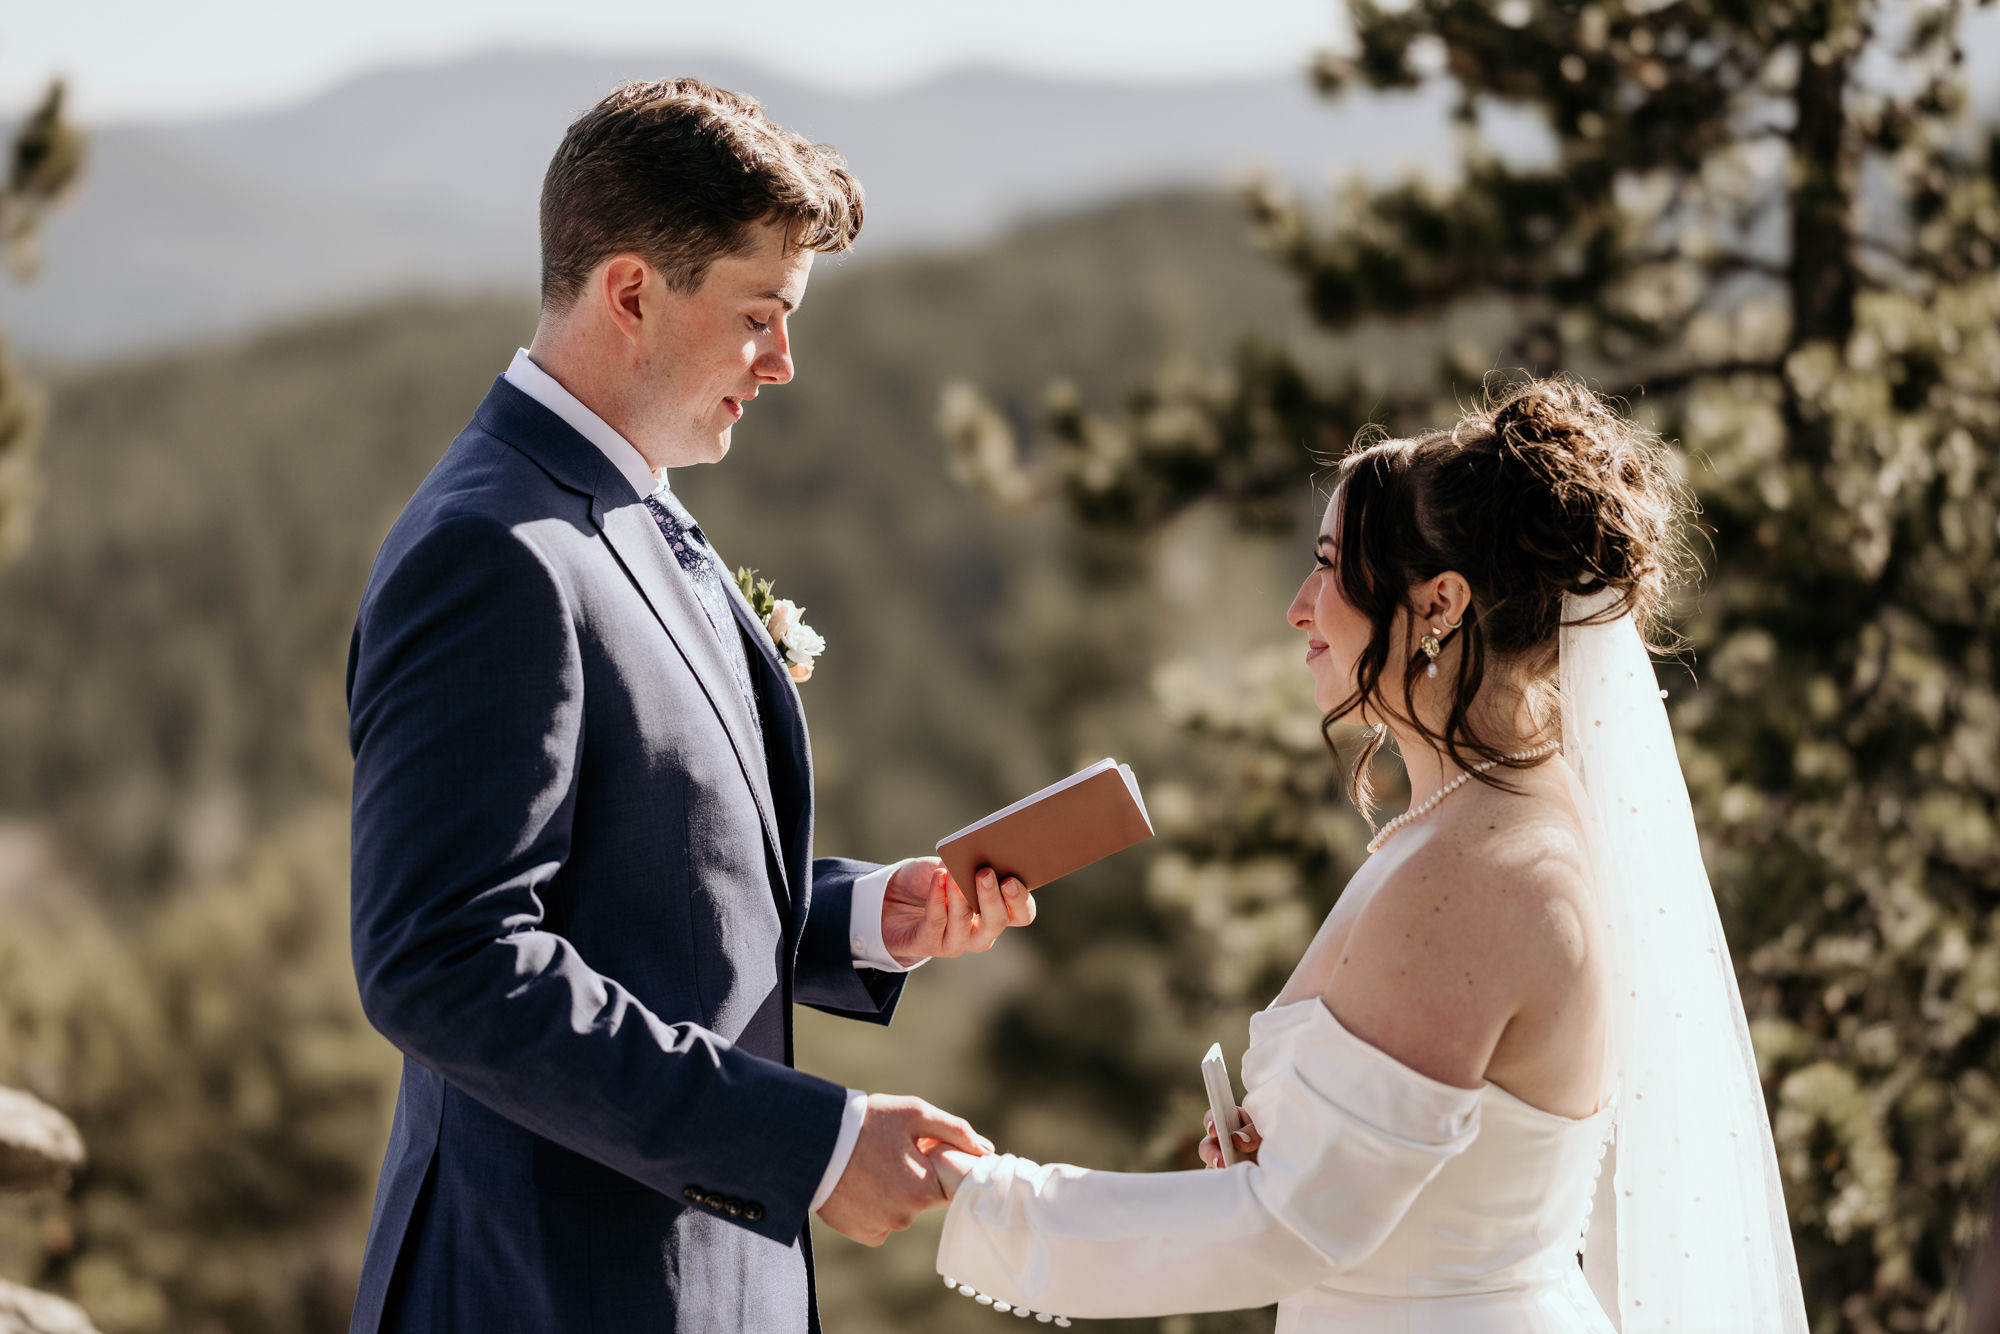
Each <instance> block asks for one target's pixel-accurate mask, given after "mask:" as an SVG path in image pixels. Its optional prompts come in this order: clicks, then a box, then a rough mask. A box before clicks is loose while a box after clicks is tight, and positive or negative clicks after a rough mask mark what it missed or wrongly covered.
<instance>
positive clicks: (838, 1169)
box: [793, 1089, 868, 1214]
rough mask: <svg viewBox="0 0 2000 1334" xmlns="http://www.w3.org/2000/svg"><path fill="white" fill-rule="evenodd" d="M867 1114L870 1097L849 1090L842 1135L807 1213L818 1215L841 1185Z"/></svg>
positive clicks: (842, 1119) (834, 1146) (837, 1140)
mask: <svg viewBox="0 0 2000 1334" xmlns="http://www.w3.org/2000/svg"><path fill="white" fill-rule="evenodd" d="M867 1114H868V1095H867V1094H866V1093H861V1092H858V1091H857V1090H855V1089H849V1090H847V1108H846V1110H845V1111H843V1112H841V1114H840V1134H839V1135H837V1136H835V1137H834V1141H833V1157H831V1158H829V1159H827V1163H826V1175H825V1176H823V1177H821V1178H820V1179H819V1189H818V1190H816V1191H814V1192H813V1197H812V1203H811V1204H809V1205H807V1206H806V1212H807V1213H809V1214H816V1213H818V1212H819V1210H820V1206H821V1205H823V1204H825V1203H826V1202H827V1199H828V1198H829V1197H830V1196H832V1194H833V1188H834V1187H835V1186H838V1185H839V1184H840V1174H841V1173H843V1172H845V1171H846V1170H847V1160H848V1159H850V1158H852V1157H853V1156H854V1145H855V1142H856V1141H857V1140H859V1139H860V1138H861V1119H862V1118H863V1117H864V1116H866V1115H867ZM793 1198H794V1199H797V1198H798V1197H797V1196H793Z"/></svg>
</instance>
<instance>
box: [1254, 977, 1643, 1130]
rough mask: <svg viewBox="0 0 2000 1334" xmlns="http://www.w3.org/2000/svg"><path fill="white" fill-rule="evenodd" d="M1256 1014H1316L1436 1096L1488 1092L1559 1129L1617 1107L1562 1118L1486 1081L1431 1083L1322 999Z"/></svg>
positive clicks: (1607, 1103)
mask: <svg viewBox="0 0 2000 1334" xmlns="http://www.w3.org/2000/svg"><path fill="white" fill-rule="evenodd" d="M1307 1005H1310V1006H1312V1007H1313V1008H1312V1010H1310V1011H1305V1010H1302V1009H1301V1007H1303V1006H1307ZM1257 1014H1258V1016H1259V1017H1262V1016H1264V1015H1271V1016H1274V1017H1275V1016H1278V1015H1287V1014H1304V1015H1305V1016H1306V1017H1307V1019H1308V1022H1311V1021H1312V1020H1313V1019H1314V1017H1315V1014H1316V1016H1317V1019H1318V1021H1319V1022H1323V1023H1326V1024H1329V1025H1331V1026H1332V1027H1333V1029H1334V1030H1335V1031H1336V1032H1338V1033H1339V1034H1340V1035H1341V1036H1342V1037H1344V1038H1346V1039H1347V1040H1348V1041H1350V1042H1352V1043H1354V1044H1356V1045H1357V1046H1359V1047H1361V1048H1363V1049H1364V1050H1366V1051H1368V1052H1370V1053H1371V1054H1372V1055H1373V1056H1374V1057H1375V1058H1377V1059H1379V1060H1381V1061H1383V1062H1386V1063H1387V1064H1389V1065H1391V1066H1394V1067H1395V1068H1396V1069H1397V1070H1398V1071H1399V1072H1401V1073H1402V1074H1403V1075H1405V1076H1406V1077H1408V1078H1409V1079H1412V1080H1415V1081H1417V1082H1418V1083H1421V1084H1425V1085H1428V1086H1429V1087H1431V1088H1433V1089H1436V1090H1437V1091H1439V1092H1440V1093H1446V1094H1456V1095H1458V1096H1461V1097H1463V1096H1465V1095H1467V1094H1478V1095H1484V1094H1486V1093H1488V1092H1492V1093H1497V1094H1499V1095H1500V1096H1501V1097H1502V1098H1504V1099H1506V1100H1507V1101H1508V1102H1510V1103H1512V1104H1514V1105H1515V1106H1516V1107H1519V1108H1521V1109H1522V1110H1524V1111H1527V1112H1530V1113H1532V1114H1534V1115H1535V1116H1539V1117H1542V1118H1544V1119H1545V1120H1548V1121H1552V1122H1555V1123H1557V1124H1559V1125H1563V1126H1572V1127H1573V1126H1587V1125H1589V1124H1590V1123H1591V1122H1593V1121H1596V1120H1599V1119H1601V1118H1603V1117H1605V1116H1608V1115H1609V1114H1610V1113H1611V1111H1612V1109H1613V1108H1615V1107H1616V1106H1617V1105H1618V1098H1617V1096H1616V1095H1615V1094H1614V1095H1612V1096H1610V1097H1607V1098H1605V1099H1604V1100H1603V1101H1602V1102H1600V1103H1599V1104H1598V1107H1597V1110H1596V1111H1594V1112H1592V1113H1590V1114H1589V1115H1588V1116H1564V1115H1563V1114H1562V1113H1561V1112H1552V1111H1550V1110H1549V1109H1548V1108H1546V1107H1537V1106H1535V1104H1534V1103H1532V1102H1529V1101H1528V1100H1527V1099H1525V1098H1523V1097H1521V1096H1520V1095H1519V1094H1516V1093H1509V1092H1508V1091H1507V1090H1506V1089H1504V1088H1502V1087H1500V1086H1499V1085H1498V1084H1496V1083H1494V1082H1493V1081H1492V1080H1490V1079H1489V1080H1487V1081H1485V1082H1484V1083H1482V1084H1481V1085H1480V1086H1479V1087H1478V1088H1462V1087H1460V1086H1459V1085H1457V1084H1451V1083H1447V1082H1446V1081H1444V1080H1442V1079H1433V1078H1431V1077H1430V1076H1429V1075H1427V1074H1424V1073H1423V1072H1422V1071H1421V1070H1414V1069H1412V1068H1410V1067H1409V1066H1408V1065H1405V1064H1404V1063H1403V1062H1402V1061H1399V1060H1397V1059H1396V1058H1395V1057H1394V1056H1391V1055H1390V1054H1389V1053H1388V1052H1386V1051H1383V1050H1382V1049H1381V1048H1380V1047H1378V1046H1376V1045H1375V1044H1374V1043H1372V1042H1369V1041H1368V1040H1367V1039H1365V1038H1363V1037H1361V1036H1359V1035H1358V1034H1356V1033H1355V1032H1354V1030H1353V1029H1351V1028H1349V1027H1348V1026H1347V1025H1345V1024H1343V1023H1341V1022H1340V1020H1339V1018H1338V1017H1337V1016H1336V1015H1335V1014H1334V1012H1333V1011H1332V1010H1331V1009H1330V1008H1328V1006H1327V1004H1326V999H1325V998H1324V997H1322V996H1305V997H1302V998H1300V999H1299V1000H1295V1001H1288V1002H1286V1003H1285V1004H1283V1005H1276V1004H1273V1005H1267V1006H1265V1007H1264V1008H1263V1009H1261V1010H1259V1011H1258V1012H1257Z"/></svg>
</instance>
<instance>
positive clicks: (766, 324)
mask: <svg viewBox="0 0 2000 1334" xmlns="http://www.w3.org/2000/svg"><path fill="white" fill-rule="evenodd" d="M743 318H744V319H745V320H747V321H749V324H750V327H751V328H752V329H755V330H756V331H757V332H758V333H769V332H771V323H770V321H769V320H760V319H758V318H757V317H756V316H755V315H745V316H744V317H743Z"/></svg>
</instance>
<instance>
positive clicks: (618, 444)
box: [503, 347, 667, 497]
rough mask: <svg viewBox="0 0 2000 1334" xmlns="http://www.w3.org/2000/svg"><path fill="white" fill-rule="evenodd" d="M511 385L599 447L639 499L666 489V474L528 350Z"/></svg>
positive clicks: (514, 366)
mask: <svg viewBox="0 0 2000 1334" xmlns="http://www.w3.org/2000/svg"><path fill="white" fill-rule="evenodd" d="M503 378H504V379H505V380H506V381H507V383H508V384H511V385H513V386H514V387H515V388H516V389H518V390H520V391H521V392H522V393H524V394H526V395H527V396H528V397H529V398H532V399H534V400H535V401H536V402H537V403H539V404H541V405H542V406H543V407H545V408H547V409H548V410H549V411H550V412H553V413H555V414H556V416H558V417H560V418H562V419H563V420H564V421H565V422H568V423H569V425H570V426H571V427H572V428H574V429H575V431H576V433H577V434H578V435H580V436H582V437H583V438H584V439H586V440H588V441H590V443H591V444H593V445H596V446H597V448H598V449H599V450H600V451H601V452H602V453H603V454H604V457H605V458H607V459H610V460H611V463H612V465H613V466H614V467H616V468H617V469H618V474H619V476H621V477H623V478H624V479H625V480H626V481H627V482H630V483H631V484H632V489H633V490H634V491H636V492H637V493H638V494H639V495H640V496H642V497H643V496H650V495H652V494H653V493H654V492H655V491H658V490H660V489H661V488H663V487H665V486H666V485H667V470H666V469H665V468H661V469H660V470H659V471H658V472H655V471H654V470H653V469H651V468H648V467H647V466H646V459H645V456H644V455H642V454H641V453H640V452H639V451H638V449H637V448H636V447H635V446H634V445H633V444H632V442H631V441H630V440H627V439H626V438H625V437H624V436H622V435H620V434H618V432H617V431H615V430H613V429H612V428H611V426H610V424H609V423H607V422H606V421H605V420H604V418H602V417H600V416H598V415H597V414H596V413H594V412H592V411H591V410H590V409H589V408H587V407H585V406H584V405H583V400H582V399H580V398H578V397H577V396H576V395H575V394H572V393H571V392H570V391H569V390H567V389H565V388H563V387H562V385H561V384H559V383H558V382H557V380H556V377H555V376H553V375H550V374H549V373H548V372H547V371H545V370H543V369H542V368H541V367H540V366H537V365H536V364H535V362H534V359H533V358H532V357H530V356H529V355H528V349H527V348H525V347H524V348H521V349H519V350H518V351H516V352H515V353H514V360H513V361H512V362H511V363H509V365H508V367H507V373H506V375H505V376H504V377H503Z"/></svg>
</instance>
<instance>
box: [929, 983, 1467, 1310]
mask: <svg viewBox="0 0 2000 1334" xmlns="http://www.w3.org/2000/svg"><path fill="white" fill-rule="evenodd" d="M1251 1034H1252V1042H1251V1047H1250V1051H1249V1053H1248V1054H1247V1055H1246V1056H1245V1058H1244V1082H1245V1084H1246V1085H1247V1086H1248V1088H1249V1093H1248V1094H1247V1097H1246V1104H1245V1105H1246V1107H1247V1108H1248V1110H1249V1112H1250V1115H1251V1118H1252V1120H1254V1121H1255V1122H1256V1124H1257V1127H1258V1129H1259V1131H1260V1132H1261V1133H1262V1134H1263V1136H1264V1144H1263V1147H1262V1149H1261V1150H1260V1151H1259V1154H1258V1161H1257V1162H1256V1163H1254V1164H1252V1163H1246V1164H1241V1165H1238V1166H1236V1167H1232V1168H1228V1169H1225V1170H1222V1171H1213V1170H1209V1171H1200V1172H1170V1173H1152V1174H1128V1173H1119V1172H1093V1171H1087V1170H1085V1169H1082V1168H1076V1167H1069V1166H1065V1165H1062V1164H1052V1165H1049V1166H1046V1167H1044V1166H1040V1165H1037V1164H1034V1163H1030V1162H1028V1161H1026V1160H1025V1159H1020V1158H1015V1157H1013V1156H1012V1155H1001V1156H997V1157H992V1158H985V1159H981V1160H980V1161H979V1163H978V1165H977V1167H976V1168H975V1169H974V1171H973V1173H972V1174H971V1175H970V1176H968V1177H967V1178H966V1179H965V1180H964V1181H963V1182H962V1183H960V1185H959V1187H958V1190H957V1192H956V1193H955V1194H954V1195H953V1197H952V1204H951V1210H950V1212H949V1213H948V1214H947V1216H946V1218H945V1225H944V1236H943V1239H942V1241H941V1243H940V1245H939V1248H938V1272H939V1273H940V1274H943V1275H945V1276H946V1277H948V1278H950V1279H952V1280H954V1281H955V1282H956V1283H957V1284H958V1285H959V1286H960V1290H961V1291H966V1290H970V1291H972V1292H973V1293H976V1294H979V1295H981V1296H982V1298H983V1299H985V1300H991V1301H992V1302H993V1303H994V1304H995V1305H996V1306H1006V1307H1008V1308H1010V1309H1017V1308H1026V1309H1028V1310H1032V1311H1035V1312H1040V1313H1049V1314H1052V1315H1060V1316H1064V1317H1068V1316H1090V1317H1098V1318H1110V1317H1126V1316H1149V1315H1166V1314H1170V1313H1173V1312H1179V1311H1219V1310H1230V1309H1235V1308H1240V1307H1256V1306H1267V1305H1269V1304H1271V1303H1272V1302H1276V1301H1281V1300H1283V1299H1284V1298H1286V1297H1289V1296H1291V1295H1293V1294H1294V1293H1297V1292H1300V1291H1303V1290H1304V1289H1306V1288H1309V1287H1312V1286H1313V1285H1314V1284H1316V1283H1319V1282H1321V1281H1323V1280H1325V1279H1327V1278H1329V1277H1331V1276H1333V1275H1334V1274H1337V1273H1339V1272H1340V1271H1342V1270H1343V1269H1346V1268H1349V1267H1351V1266H1353V1265H1355V1264H1358V1263H1359V1262H1360V1261H1362V1260H1364V1259H1366V1258H1367V1257H1368V1256H1369V1255H1370V1254H1371V1253H1372V1252H1373V1251H1374V1250H1375V1248H1376V1247H1378V1246H1380V1245H1381V1244H1382V1241H1383V1239H1384V1238H1386V1237H1387V1236H1388V1235H1389V1232H1390V1231H1391V1229H1393V1228H1394V1227H1395V1225H1396V1223H1397V1222H1398V1221H1399V1220H1401V1218H1402V1217H1403V1215H1404V1214H1405V1213H1406V1212H1408V1210H1409V1208H1410V1205H1411V1203H1412V1202H1413V1201H1414V1200H1415V1199H1416V1196H1417V1193H1418V1192H1419V1191H1421V1190H1422V1189H1423V1188H1424V1186H1425V1185H1426V1184H1427V1183H1428V1182H1429V1181H1430V1180H1431V1178H1432V1177H1434V1176H1436V1175H1437V1173H1438V1171H1439V1169H1441V1168H1442V1167H1443V1166H1444V1164H1445V1163H1446V1162H1447V1161H1449V1160H1450V1159H1451V1158H1453V1157H1454V1156H1456V1155H1457V1154H1459V1153H1462V1152H1464V1151H1465V1149H1466V1147H1467V1146H1468V1145H1470V1144H1471V1143H1472V1141H1473V1139H1474V1138H1476V1137H1477V1135H1478V1133H1479V1099H1480V1090H1478V1089H1460V1088H1454V1087H1452V1086H1451V1085H1448V1084H1440V1083H1438V1082H1437V1081H1435V1080H1431V1079H1427V1078H1425V1077H1424V1076H1422V1075H1419V1074H1417V1073H1416V1072H1415V1071H1413V1070H1410V1069H1409V1068H1408V1067H1406V1066H1403V1065H1401V1064H1400V1063H1398V1062H1396V1061H1395V1060H1394V1059H1392V1058H1391V1057H1389V1056H1388V1055H1386V1054H1385V1053H1383V1052H1381V1051H1380V1050H1378V1049H1376V1048H1374V1047H1370V1046H1369V1045H1368V1044H1366V1043H1364V1042H1362V1041H1361V1040H1360V1039H1359V1038H1357V1037H1355V1036H1354V1035H1353V1034H1351V1033H1349V1032H1347V1030H1346V1029H1344V1028H1342V1027H1341V1026H1340V1024H1339V1021H1337V1020H1336V1019H1334V1017H1333V1015H1332V1013H1331V1012H1330V1011H1328V1010H1327V1009H1326V1007H1325V1006H1324V1005H1323V1004H1321V1003H1320V1001H1319V1000H1318V999H1317V998H1314V999H1311V1000H1307V1001H1301V1002H1298V1003H1297V1004H1294V1005H1288V1006H1285V1007H1282V1008H1281V1009H1277V1010H1269V1011H1265V1012H1264V1013H1263V1014H1260V1015H1258V1016H1257V1018H1256V1019H1255V1020H1253V1022H1252V1026H1251Z"/></svg>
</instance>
